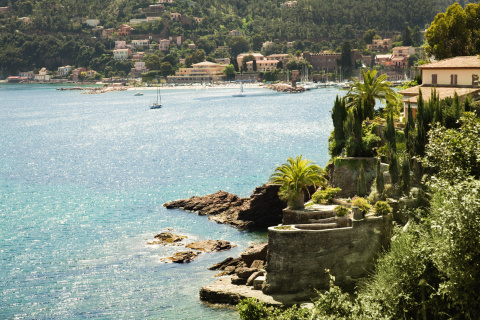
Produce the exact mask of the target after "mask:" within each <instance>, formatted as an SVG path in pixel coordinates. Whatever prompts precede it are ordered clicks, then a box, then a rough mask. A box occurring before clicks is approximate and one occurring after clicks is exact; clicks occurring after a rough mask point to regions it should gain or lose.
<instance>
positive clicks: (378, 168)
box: [376, 159, 385, 196]
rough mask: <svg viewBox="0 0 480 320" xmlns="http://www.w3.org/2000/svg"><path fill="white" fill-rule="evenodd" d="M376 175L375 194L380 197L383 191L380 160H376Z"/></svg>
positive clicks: (383, 183)
mask: <svg viewBox="0 0 480 320" xmlns="http://www.w3.org/2000/svg"><path fill="white" fill-rule="evenodd" d="M376 175H377V178H376V186H377V192H378V194H379V195H380V196H381V195H382V194H383V191H384V190H385V182H384V180H383V172H382V166H381V161H380V159H378V161H377V166H376Z"/></svg>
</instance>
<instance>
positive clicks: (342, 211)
mask: <svg viewBox="0 0 480 320" xmlns="http://www.w3.org/2000/svg"><path fill="white" fill-rule="evenodd" d="M333 211H335V214H336V215H337V217H345V216H346V215H348V214H349V213H350V209H348V208H347V207H345V206H336V207H335V208H334V209H333Z"/></svg>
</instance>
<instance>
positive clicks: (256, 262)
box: [250, 260, 265, 270]
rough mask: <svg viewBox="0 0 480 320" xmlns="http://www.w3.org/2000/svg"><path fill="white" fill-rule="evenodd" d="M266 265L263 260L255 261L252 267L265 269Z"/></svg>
mask: <svg viewBox="0 0 480 320" xmlns="http://www.w3.org/2000/svg"><path fill="white" fill-rule="evenodd" d="M264 265H265V261H263V260H255V261H253V262H252V265H251V266H250V268H251V269H257V270H260V269H263V266H264Z"/></svg>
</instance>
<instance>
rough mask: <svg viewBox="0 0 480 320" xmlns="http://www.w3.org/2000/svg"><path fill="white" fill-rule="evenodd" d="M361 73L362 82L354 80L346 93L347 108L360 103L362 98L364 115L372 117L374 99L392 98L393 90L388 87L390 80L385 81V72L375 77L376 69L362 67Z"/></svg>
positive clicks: (384, 99) (382, 100)
mask: <svg viewBox="0 0 480 320" xmlns="http://www.w3.org/2000/svg"><path fill="white" fill-rule="evenodd" d="M362 75H363V82H362V81H359V80H355V82H354V83H353V85H352V87H351V88H350V90H349V91H348V93H347V95H346V97H347V101H348V102H347V108H350V107H354V106H357V105H360V101H361V100H363V101H365V106H364V107H365V110H364V111H363V115H364V117H365V118H367V117H369V118H373V114H374V112H373V111H374V108H375V104H376V102H375V100H376V99H378V100H380V101H381V102H385V101H386V100H391V99H394V98H395V91H393V89H392V88H391V87H390V86H391V82H388V81H386V79H387V78H388V76H387V75H386V74H382V75H380V76H378V77H376V75H377V70H369V71H365V70H364V69H362ZM365 118H364V119H365ZM364 119H362V120H364Z"/></svg>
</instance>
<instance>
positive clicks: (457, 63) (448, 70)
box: [399, 56, 480, 116]
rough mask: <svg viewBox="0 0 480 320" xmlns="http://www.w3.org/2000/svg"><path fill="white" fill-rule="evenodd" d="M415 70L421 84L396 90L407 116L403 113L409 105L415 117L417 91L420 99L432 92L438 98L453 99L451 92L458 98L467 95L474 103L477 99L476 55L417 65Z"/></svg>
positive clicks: (479, 64) (479, 74) (478, 61)
mask: <svg viewBox="0 0 480 320" xmlns="http://www.w3.org/2000/svg"><path fill="white" fill-rule="evenodd" d="M419 68H420V69H421V71H422V85H420V86H416V87H412V88H408V89H405V90H402V91H399V93H400V94H401V95H402V96H403V103H404V112H405V115H407V112H406V110H407V107H408V104H410V106H411V107H412V110H413V114H414V116H415V114H416V108H417V98H418V94H419V90H421V92H422V96H423V97H424V99H428V97H430V95H431V93H432V91H433V90H435V91H436V93H437V95H438V96H439V97H440V99H444V98H446V97H453V96H454V94H455V92H456V93H457V95H458V96H459V97H460V98H464V97H466V96H470V97H472V98H473V99H474V100H476V99H478V98H479V97H480V95H479V94H480V87H479V77H480V59H479V57H478V56H463V57H455V58H450V59H445V60H440V61H437V62H433V63H429V64H425V65H421V66H419Z"/></svg>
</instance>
